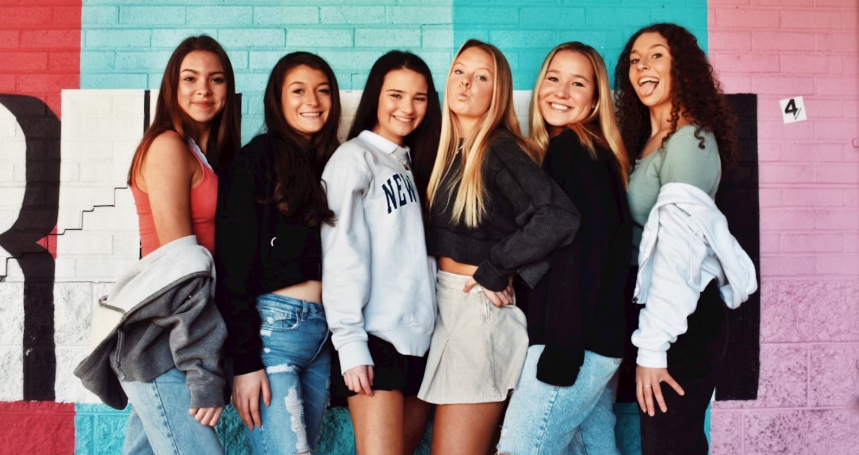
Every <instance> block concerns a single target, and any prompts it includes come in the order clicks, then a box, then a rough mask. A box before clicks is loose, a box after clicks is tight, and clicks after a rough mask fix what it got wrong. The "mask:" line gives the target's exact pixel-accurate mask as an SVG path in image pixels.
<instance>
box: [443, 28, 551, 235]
mask: <svg viewBox="0 0 859 455" xmlns="http://www.w3.org/2000/svg"><path fill="white" fill-rule="evenodd" d="M472 47H476V48H479V49H481V50H483V51H484V52H486V53H487V54H489V55H490V56H491V57H492V59H493V61H494V63H495V84H494V85H493V87H492V102H491V103H490V105H489V109H488V110H487V111H486V113H485V114H483V117H481V118H480V120H479V122H478V123H477V126H476V127H475V128H474V129H473V130H472V131H471V132H470V133H469V134H468V135H463V133H462V131H460V130H459V127H458V126H457V123H456V122H454V116H455V115H456V114H454V113H453V112H451V111H450V106H449V105H448V102H447V94H445V98H444V105H443V107H442V120H441V138H440V140H439V146H438V154H437V155H436V159H435V165H434V166H433V170H432V175H431V176H430V180H429V186H428V188H427V195H428V199H429V207H430V208H432V206H433V205H434V204H435V203H436V202H437V201H436V200H435V199H436V195H438V194H440V193H439V190H440V188H439V187H440V185H441V182H442V180H443V179H444V177H445V175H446V174H447V173H448V172H449V171H450V166H451V164H452V163H453V160H454V158H455V157H456V153H457V149H458V148H459V144H460V142H462V168H461V170H460V174H459V175H458V176H456V179H455V180H454V181H453V182H451V186H456V185H457V184H458V185H459V192H458V194H457V195H456V199H455V200H454V202H453V217H452V221H453V222H454V223H459V222H462V221H465V225H466V226H468V227H470V228H475V227H477V226H478V225H479V224H480V221H481V220H482V219H483V216H484V215H485V214H486V202H487V200H486V187H485V185H484V182H483V177H482V175H481V169H482V167H483V160H484V158H485V156H486V152H487V149H488V146H489V143H490V141H491V140H492V139H493V137H494V135H495V134H494V133H495V132H496V130H498V129H499V128H500V129H503V130H507V131H508V132H510V133H511V134H512V135H513V138H514V140H515V141H516V142H517V143H518V144H519V146H520V147H522V149H523V150H524V151H525V153H527V154H528V156H530V157H531V159H533V160H534V161H535V162H536V163H538V164H539V163H540V161H541V159H542V154H541V153H540V151H539V149H538V148H537V147H536V145H535V144H533V143H532V142H531V141H530V140H528V139H527V138H525V137H523V136H522V133H521V130H520V128H519V120H517V119H516V112H515V111H514V109H513V74H512V73H511V71H510V65H509V64H508V63H507V59H506V58H505V57H504V54H502V53H501V51H500V50H498V48H497V47H495V46H493V45H491V44H488V43H484V42H482V41H479V40H476V39H470V40H468V41H466V42H465V44H463V45H462V47H461V48H459V51H458V52H457V53H456V56H455V57H454V59H453V62H454V64H455V63H456V60H457V59H458V58H459V56H460V55H462V53H463V52H465V50H466V49H470V48H472ZM452 70H453V64H451V69H450V71H452ZM450 71H449V72H448V76H449V75H450ZM445 190H446V192H447V194H448V200H447V201H445V203H450V200H449V198H450V195H451V193H452V191H450V190H451V188H446V189H445Z"/></svg>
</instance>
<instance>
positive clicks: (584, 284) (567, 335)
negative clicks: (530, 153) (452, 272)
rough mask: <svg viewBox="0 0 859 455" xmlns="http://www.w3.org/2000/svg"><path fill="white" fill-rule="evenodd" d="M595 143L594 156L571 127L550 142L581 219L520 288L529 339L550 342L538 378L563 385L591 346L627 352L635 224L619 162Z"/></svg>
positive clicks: (548, 166)
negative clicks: (543, 270)
mask: <svg viewBox="0 0 859 455" xmlns="http://www.w3.org/2000/svg"><path fill="white" fill-rule="evenodd" d="M595 146H596V152H597V153H596V155H597V157H596V159H593V158H592V157H591V155H590V154H589V152H588V150H587V149H586V148H585V147H584V146H583V145H582V144H581V143H580V142H579V138H578V136H577V135H576V133H575V132H573V131H572V130H566V131H564V132H563V133H561V134H560V135H558V136H557V137H555V138H554V139H553V140H552V141H551V143H550V145H549V149H548V151H547V153H546V157H545V160H544V161H543V168H544V169H545V170H546V172H548V173H549V175H551V177H552V178H553V179H554V180H555V181H556V182H557V183H558V185H559V186H560V187H561V188H562V189H563V190H564V193H566V195H567V196H568V197H569V198H570V200H572V201H573V203H574V204H575V206H576V208H578V210H579V213H580V214H581V224H580V225H579V231H578V234H577V235H576V238H575V240H574V241H573V243H572V244H571V245H570V246H568V247H565V248H562V249H559V250H558V251H556V252H555V254H553V256H552V258H551V268H550V271H549V273H547V274H546V275H545V276H544V277H543V279H542V280H541V281H540V282H539V283H538V284H537V286H536V287H535V288H534V289H533V290H528V289H522V290H521V291H520V290H519V289H517V291H520V292H517V297H520V298H521V301H522V303H521V305H522V306H523V307H525V309H526V315H527V317H528V335H529V338H530V343H531V344H532V345H533V344H544V345H545V348H544V350H543V354H542V356H541V357H540V360H539V362H538V364H537V378H538V379H539V380H540V381H543V382H546V383H549V384H553V385H558V386H570V385H573V384H574V383H575V381H576V377H577V376H578V373H579V368H580V367H581V365H582V363H583V362H584V356H585V350H588V351H591V352H594V353H597V354H600V355H603V356H606V357H615V358H619V357H623V355H624V338H625V333H626V329H625V327H626V321H625V315H624V302H623V291H624V286H625V283H626V279H627V276H628V271H629V258H630V251H631V245H632V223H633V222H632V216H631V215H630V212H629V205H628V203H627V197H626V190H625V189H624V186H623V180H622V178H621V175H620V171H619V170H618V165H617V161H616V160H615V158H614V156H613V155H612V152H611V151H609V150H607V149H605V148H604V147H601V146H599V145H598V144H595ZM522 297H524V298H522Z"/></svg>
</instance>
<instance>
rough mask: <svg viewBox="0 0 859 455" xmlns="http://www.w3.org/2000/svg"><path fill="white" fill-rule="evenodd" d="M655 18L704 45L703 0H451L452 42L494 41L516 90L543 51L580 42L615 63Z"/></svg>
mask: <svg viewBox="0 0 859 455" xmlns="http://www.w3.org/2000/svg"><path fill="white" fill-rule="evenodd" d="M656 22H674V23H677V24H680V25H683V26H684V27H686V28H688V29H689V30H690V31H691V32H692V33H693V34H695V36H696V37H697V38H698V42H699V43H700V44H701V47H702V48H703V49H704V50H705V51H706V50H707V2H706V0H661V1H660V0H656V1H647V0H600V1H593V0H455V1H454V5H453V33H454V45H455V46H456V47H457V48H458V47H459V46H460V45H462V43H463V42H465V40H467V39H468V38H478V39H481V40H484V41H489V42H490V43H492V44H495V45H496V46H498V47H499V48H500V49H501V50H502V51H503V52H504V55H505V56H506V57H507V59H508V61H509V62H510V66H511V68H512V69H513V80H514V85H515V88H516V89H517V90H532V89H533V88H534V80H535V78H536V75H537V72H538V71H539V70H540V65H541V64H542V63H543V59H544V58H545V57H546V54H548V53H549V51H550V50H551V49H552V48H553V47H555V46H556V45H558V44H560V43H563V42H566V41H581V42H583V43H585V44H589V45H591V46H593V47H594V48H595V49H597V50H598V51H599V52H600V54H602V56H603V59H604V60H605V62H606V66H607V67H608V69H609V77H611V78H612V80H613V78H614V67H615V65H617V59H618V57H619V56H620V52H621V50H622V49H623V46H624V44H626V40H627V39H629V37H630V36H631V35H632V34H633V33H635V32H636V31H637V30H638V29H640V28H642V27H644V26H646V25H649V24H652V23H656Z"/></svg>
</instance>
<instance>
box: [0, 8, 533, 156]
mask: <svg viewBox="0 0 859 455" xmlns="http://www.w3.org/2000/svg"><path fill="white" fill-rule="evenodd" d="M207 3H211V4H207ZM224 3H225V4H224ZM513 9H514V11H515V12H516V14H515V17H516V20H517V21H518V8H513ZM452 10H453V0H445V1H434V2H429V3H426V2H417V1H415V2H413V1H393V0H392V1H385V0H379V1H376V2H374V1H361V0H355V1H352V0H325V1H322V0H312V1H307V2H287V3H284V2H283V1H278V0H255V1H229V2H216V1H214V0H213V1H212V2H207V1H201V0H186V1H182V0H179V1H176V2H162V1H157V2H136V1H133V2H132V1H119V0H97V1H93V2H86V3H85V4H84V5H83V16H82V23H83V29H84V31H83V39H82V43H83V49H82V51H83V52H82V55H83V57H82V63H81V65H82V71H81V76H80V80H81V87H82V88H99V89H130V88H136V89H147V88H149V89H157V88H158V87H159V85H160V83H161V73H162V72H163V71H164V67H165V65H166V64H167V60H168V59H169V57H170V53H171V52H172V50H173V49H174V48H175V47H176V45H177V44H179V42H180V41H181V40H182V39H184V38H185V37H187V36H191V35H196V34H201V33H205V34H208V35H210V36H212V37H214V38H216V39H218V41H220V43H221V44H222V45H223V46H224V47H225V48H226V49H227V50H228V53H229V54H230V59H231V61H232V64H233V68H234V70H235V72H236V78H237V87H238V88H239V90H240V91H241V92H242V94H243V96H244V99H245V100H246V101H245V102H244V103H243V111H242V138H243V141H244V142H247V141H249V140H250V139H251V138H253V136H254V135H255V134H256V133H257V132H258V131H259V129H260V127H261V126H262V105H261V101H262V91H263V89H264V88H265V84H266V82H267V80H268V74H269V71H271V68H272V66H273V65H274V63H275V62H277V60H278V59H279V58H280V57H282V56H283V55H285V54H286V53H289V52H292V51H297V50H303V51H310V52H315V53H318V54H320V55H322V56H323V57H325V58H326V59H327V60H328V61H329V63H330V64H331V65H332V67H333V68H334V72H335V74H336V75H337V82H338V83H339V85H340V88H341V89H343V90H350V89H357V90H360V89H363V83H364V81H365V80H366V74H367V72H368V71H369V70H370V67H371V66H372V64H373V62H374V61H375V60H376V58H378V57H379V56H380V55H382V54H383V53H384V52H385V51H387V50H389V49H392V48H398V49H405V50H410V51H412V52H415V53H417V54H419V55H422V56H423V57H424V58H425V59H426V60H427V63H428V64H429V65H430V68H431V69H432V71H433V74H434V76H435V78H436V84H441V86H443V84H444V79H445V78H446V74H447V69H448V65H449V64H450V58H451V57H452V48H453V33H452V29H453V13H452ZM15 14H23V13H19V12H17V10H15ZM36 14H47V13H45V12H42V11H37V10H33V12H32V13H30V15H29V16H28V15H26V14H24V16H23V17H24V18H25V19H26V20H28V21H36V19H33V18H31V16H32V15H36ZM517 23H518V22H517ZM2 28H3V27H2V26H0V29H2ZM2 32H3V30H0V51H2V50H3V49H5V48H7V47H10V48H12V49H16V51H19V53H20V51H21V50H24V49H26V50H27V52H30V49H29V48H24V47H23V44H22V45H21V47H22V49H20V50H19V49H18V43H19V42H20V43H26V42H27V41H26V40H25V39H24V37H22V36H18V35H3V34H2ZM439 54H442V55H441V58H439V57H440V56H439ZM10 58H12V56H10ZM14 58H16V59H17V60H18V61H26V62H27V65H30V66H33V67H35V68H34V69H40V68H41V67H48V66H50V65H51V64H52V62H53V60H51V59H50V57H49V56H46V55H33V56H28V55H17V56H14ZM9 64H13V63H0V72H2V67H3V65H9ZM55 64H57V65H58V64H60V62H57V63H55ZM0 82H2V80H0Z"/></svg>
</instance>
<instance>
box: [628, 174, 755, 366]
mask: <svg viewBox="0 0 859 455" xmlns="http://www.w3.org/2000/svg"><path fill="white" fill-rule="evenodd" d="M638 264H639V270H638V277H637V280H636V283H635V300H636V302H637V303H639V304H645V307H644V309H642V310H641V313H640V314H639V318H638V330H636V331H635V333H633V334H632V344H634V345H635V346H637V347H638V358H637V360H636V363H637V364H639V365H641V366H644V367H650V368H667V366H668V360H667V358H668V355H667V351H668V348H669V347H670V346H671V343H674V342H675V341H676V340H677V337H678V336H680V335H682V334H684V333H686V329H687V328H688V327H687V321H686V318H687V317H688V316H689V315H690V314H692V313H694V312H695V308H696V307H697V304H698V298H699V297H700V295H701V292H702V291H703V290H704V289H705V288H706V287H707V285H708V284H709V283H710V281H712V280H713V279H716V280H718V284H719V291H720V293H721V294H722V300H724V302H725V304H726V305H728V307H729V308H731V309H735V308H737V307H739V306H740V304H741V303H742V302H745V301H746V300H748V298H749V295H750V294H752V293H754V292H755V291H756V290H757V288H758V284H757V279H756V278H755V266H754V264H753V263H752V260H751V258H749V255H748V254H746V252H745V251H743V249H742V247H741V246H740V244H739V243H737V240H736V239H735V238H734V236H733V235H731V232H730V230H728V221H727V219H725V216H724V215H723V214H722V212H720V211H719V209H718V208H717V207H716V204H715V203H714V202H713V199H711V198H710V196H709V195H707V193H705V192H703V191H701V190H700V189H699V188H697V187H695V186H693V185H688V184H685V183H668V184H665V185H663V186H662V188H661V189H660V190H659V197H658V198H657V200H656V205H655V206H654V207H653V209H652V210H651V212H650V215H649V216H648V218H647V223H646V224H645V225H644V233H643V234H642V237H641V246H640V250H639V257H638Z"/></svg>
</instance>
